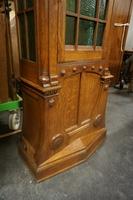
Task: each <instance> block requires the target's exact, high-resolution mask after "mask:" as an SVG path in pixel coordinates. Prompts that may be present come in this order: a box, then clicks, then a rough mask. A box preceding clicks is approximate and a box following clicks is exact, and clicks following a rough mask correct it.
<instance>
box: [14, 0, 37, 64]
mask: <svg viewBox="0 0 133 200" xmlns="http://www.w3.org/2000/svg"><path fill="white" fill-rule="evenodd" d="M33 2H34V1H33V0H17V16H18V23H19V38H20V51H21V53H20V57H21V59H27V60H30V61H34V62H35V61H36V42H35V19H34V3H33Z"/></svg>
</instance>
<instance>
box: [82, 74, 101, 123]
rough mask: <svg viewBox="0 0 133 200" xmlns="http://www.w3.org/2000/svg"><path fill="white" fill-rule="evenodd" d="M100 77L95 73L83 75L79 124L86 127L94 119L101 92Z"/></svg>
mask: <svg viewBox="0 0 133 200" xmlns="http://www.w3.org/2000/svg"><path fill="white" fill-rule="evenodd" d="M100 85H101V84H100V76H99V75H97V74H94V73H83V74H82V78H81V89H80V106H79V122H80V123H81V124H82V125H84V124H86V123H88V122H89V121H90V119H91V117H92V112H93V110H94V108H95V105H96V103H97V100H98V97H99V92H100Z"/></svg>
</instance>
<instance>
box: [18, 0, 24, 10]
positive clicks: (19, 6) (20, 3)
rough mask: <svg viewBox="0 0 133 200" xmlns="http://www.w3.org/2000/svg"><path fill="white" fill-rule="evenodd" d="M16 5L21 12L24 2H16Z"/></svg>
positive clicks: (19, 0)
mask: <svg viewBox="0 0 133 200" xmlns="http://www.w3.org/2000/svg"><path fill="white" fill-rule="evenodd" d="M17 5H18V10H19V11H20V10H23V9H24V0H18V1H17Z"/></svg>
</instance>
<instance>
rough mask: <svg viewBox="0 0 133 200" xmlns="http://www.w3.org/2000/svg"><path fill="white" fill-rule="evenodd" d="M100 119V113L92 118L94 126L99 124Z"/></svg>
mask: <svg viewBox="0 0 133 200" xmlns="http://www.w3.org/2000/svg"><path fill="white" fill-rule="evenodd" d="M101 120H102V115H101V114H99V115H97V116H96V118H95V120H94V123H93V125H94V126H95V127H98V126H99V124H100V122H101Z"/></svg>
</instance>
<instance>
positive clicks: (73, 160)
mask: <svg viewBox="0 0 133 200" xmlns="http://www.w3.org/2000/svg"><path fill="white" fill-rule="evenodd" d="M105 136H106V129H105V128H103V129H100V130H98V131H96V132H93V133H90V134H88V135H86V136H83V137H80V138H78V139H77V140H75V141H74V142H72V143H71V144H69V145H68V146H67V147H65V148H64V149H63V150H61V151H60V152H58V153H56V154H55V155H53V156H52V157H51V158H49V159H48V160H47V161H45V162H44V163H42V164H41V165H40V166H36V165H35V163H33V161H32V160H31V159H30V157H29V156H28V155H27V154H26V152H25V151H24V150H23V149H22V148H21V147H20V148H19V150H20V153H21V155H22V157H23V158H24V160H25V161H26V162H27V164H28V165H29V167H30V168H31V169H32V171H33V174H34V175H35V177H36V179H37V182H40V181H43V180H45V179H48V178H50V177H52V176H54V175H56V174H59V173H61V172H63V171H65V170H68V169H70V168H72V167H74V166H76V165H78V164H80V163H81V162H83V161H85V160H87V158H88V157H89V156H91V155H92V153H94V152H95V151H96V149H97V148H98V147H99V146H100V145H101V143H102V142H103V141H104V138H105Z"/></svg>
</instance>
